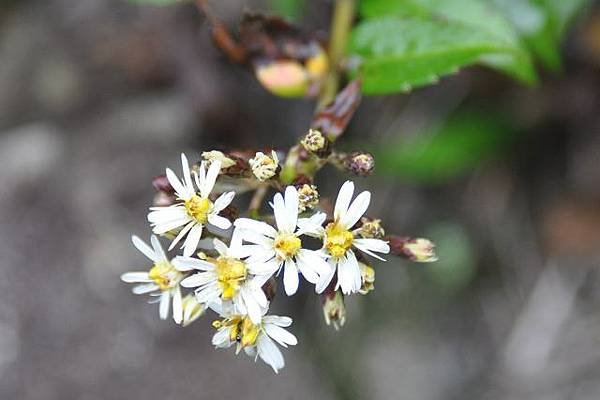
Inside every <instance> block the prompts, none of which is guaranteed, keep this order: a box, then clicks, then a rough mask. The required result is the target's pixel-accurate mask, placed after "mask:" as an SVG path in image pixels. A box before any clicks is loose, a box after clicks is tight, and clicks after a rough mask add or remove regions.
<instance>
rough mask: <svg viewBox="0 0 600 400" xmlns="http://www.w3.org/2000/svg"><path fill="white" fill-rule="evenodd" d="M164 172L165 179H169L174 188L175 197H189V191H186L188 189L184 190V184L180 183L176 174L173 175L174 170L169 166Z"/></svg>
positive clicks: (183, 198) (184, 198) (185, 198)
mask: <svg viewBox="0 0 600 400" xmlns="http://www.w3.org/2000/svg"><path fill="white" fill-rule="evenodd" d="M166 172H167V180H168V181H169V183H170V184H171V186H173V189H175V194H176V195H177V198H179V199H182V200H187V199H189V197H190V193H189V192H188V190H186V188H185V186H184V185H183V184H182V183H181V181H180V180H179V178H178V177H177V175H175V172H173V171H172V170H171V169H170V168H167V169H166Z"/></svg>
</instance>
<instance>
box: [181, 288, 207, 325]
mask: <svg viewBox="0 0 600 400" xmlns="http://www.w3.org/2000/svg"><path fill="white" fill-rule="evenodd" d="M182 308H183V320H182V321H181V325H182V326H183V327H186V326H188V325H189V324H191V323H192V322H194V321H195V320H197V319H198V318H199V317H200V316H201V315H202V314H204V311H206V307H204V305H202V304H201V303H198V300H196V296H194V295H193V294H188V295H187V296H185V297H184V298H183V300H182Z"/></svg>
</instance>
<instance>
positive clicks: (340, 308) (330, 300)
mask: <svg viewBox="0 0 600 400" xmlns="http://www.w3.org/2000/svg"><path fill="white" fill-rule="evenodd" d="M322 296H323V317H325V323H326V324H327V325H328V326H329V325H333V327H334V328H335V330H336V331H337V330H339V329H340V327H342V326H344V324H345V323H346V305H345V304H344V295H342V292H340V291H339V290H335V291H331V292H326V293H325V294H323V295H322Z"/></svg>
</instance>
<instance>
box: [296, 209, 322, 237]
mask: <svg viewBox="0 0 600 400" xmlns="http://www.w3.org/2000/svg"><path fill="white" fill-rule="evenodd" d="M326 219H327V214H325V213H322V212H318V213H315V214H314V215H312V216H310V217H309V218H298V231H297V234H298V235H309V236H316V237H320V236H322V235H323V233H324V232H325V230H324V229H323V222H325V220H326Z"/></svg>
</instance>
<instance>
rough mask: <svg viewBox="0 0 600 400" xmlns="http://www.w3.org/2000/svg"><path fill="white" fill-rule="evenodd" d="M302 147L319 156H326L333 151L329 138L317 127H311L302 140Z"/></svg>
mask: <svg viewBox="0 0 600 400" xmlns="http://www.w3.org/2000/svg"><path fill="white" fill-rule="evenodd" d="M300 144H301V145H302V147H304V148H305V149H306V151H308V152H310V153H313V154H314V155H316V156H318V157H326V156H328V155H329V154H330V153H331V146H330V142H329V140H328V139H327V138H326V137H325V136H324V135H323V134H322V133H321V131H318V130H316V129H310V130H309V131H308V133H307V134H306V135H304V137H303V138H302V140H300Z"/></svg>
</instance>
